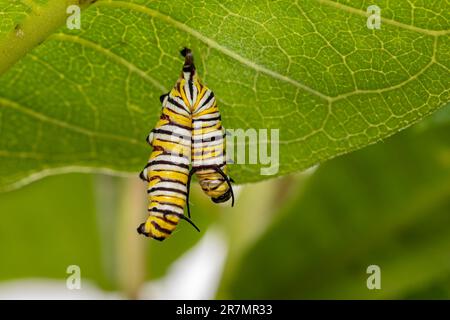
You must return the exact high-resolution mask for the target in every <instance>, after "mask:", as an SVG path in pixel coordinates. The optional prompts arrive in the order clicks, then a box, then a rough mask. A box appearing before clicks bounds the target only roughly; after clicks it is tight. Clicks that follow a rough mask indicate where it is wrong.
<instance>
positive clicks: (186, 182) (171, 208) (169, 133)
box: [137, 48, 234, 241]
mask: <svg viewBox="0 0 450 320" xmlns="http://www.w3.org/2000/svg"><path fill="white" fill-rule="evenodd" d="M181 54H182V55H183V56H184V57H185V61H184V65H183V70H182V72H181V75H180V77H179V78H178V81H177V83H176V84H175V86H174V87H173V88H172V90H171V91H170V92H169V93H167V94H164V95H162V96H161V97H160V101H161V103H162V113H161V116H160V119H159V121H158V122H157V124H156V126H155V128H154V129H153V130H152V131H151V132H150V134H149V135H148V137H147V142H148V143H149V144H150V145H151V146H152V147H153V151H152V153H151V155H150V159H149V161H148V163H147V165H146V166H145V168H144V170H142V172H141V173H140V175H139V176H140V178H141V179H143V180H145V181H147V182H148V189H147V192H148V200H149V205H148V211H149V217H148V218H147V221H146V222H145V223H142V224H141V225H140V226H139V227H138V228H137V231H138V233H140V234H143V235H145V236H147V237H152V238H154V239H157V240H160V241H162V240H164V239H166V238H167V237H169V236H170V234H171V233H172V232H173V230H175V228H176V226H177V224H178V222H179V221H180V219H184V220H186V221H188V222H189V223H190V224H191V225H192V226H193V227H194V228H195V229H197V231H200V230H199V229H198V228H197V227H196V226H195V224H194V223H193V222H192V221H191V220H190V219H189V218H187V217H186V216H185V215H184V207H185V205H186V204H187V208H188V216H189V217H190V210H189V187H190V182H191V178H192V175H193V174H194V173H195V174H196V175H197V177H198V179H199V182H200V185H201V186H202V189H203V190H204V192H205V193H206V194H207V195H208V196H210V197H211V198H212V200H213V201H214V202H224V201H226V200H228V199H229V198H230V197H233V204H234V196H233V191H232V189H231V184H230V181H231V179H229V178H228V176H227V175H226V173H225V172H226V164H225V161H224V155H225V151H224V148H225V144H224V140H223V138H224V136H223V129H222V126H221V122H220V114H219V111H218V109H217V105H216V102H215V99H214V94H213V93H212V91H211V90H209V89H208V88H206V87H205V86H203V85H202V84H201V83H200V81H199V79H198V77H197V74H196V70H195V66H194V59H193V55H192V52H191V50H190V49H187V48H184V49H183V50H182V51H181ZM194 122H195V123H200V124H201V125H200V126H197V125H195V126H194V128H193V123H194ZM219 135H220V139H218V136H219ZM211 148H213V149H215V150H216V151H215V152H211V150H210V149H211ZM191 158H193V159H194V160H195V164H194V163H193V165H192V169H191V170H189V165H190V161H191ZM198 160H201V161H198ZM204 162H206V164H204Z"/></svg>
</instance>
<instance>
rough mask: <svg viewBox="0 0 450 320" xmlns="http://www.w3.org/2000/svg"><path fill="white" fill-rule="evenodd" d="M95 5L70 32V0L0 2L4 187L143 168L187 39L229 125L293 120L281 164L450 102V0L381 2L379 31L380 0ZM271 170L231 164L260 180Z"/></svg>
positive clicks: (312, 158) (376, 135) (244, 177)
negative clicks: (371, 13)
mask: <svg viewBox="0 0 450 320" xmlns="http://www.w3.org/2000/svg"><path fill="white" fill-rule="evenodd" d="M67 3H70V1H67ZM83 3H85V4H86V6H85V7H87V8H85V9H84V11H83V12H82V16H81V26H82V28H81V30H68V29H67V28H66V27H65V26H63V24H64V22H63V19H62V18H63V17H64V16H65V13H64V12H61V10H60V9H58V8H59V7H58V6H60V1H56V0H48V1H41V0H40V1H33V0H27V1H20V2H19V1H15V2H12V3H11V2H10V1H6V2H5V1H4V0H3V1H0V13H1V14H2V17H3V16H4V17H5V18H6V19H3V18H2V22H1V24H0V66H1V68H0V70H2V71H5V70H7V69H8V71H6V72H4V73H3V74H2V75H1V76H0V135H1V140H0V189H8V188H13V187H15V186H18V185H20V184H22V183H24V182H26V181H30V180H33V179H36V178H38V177H40V176H42V174H37V173H38V172H44V173H46V174H48V173H54V172H59V171H61V170H99V169H108V170H114V171H124V172H139V170H140V169H141V167H142V166H143V165H144V164H145V161H146V159H147V157H148V154H149V148H148V147H147V146H146V144H145V142H144V138H145V137H146V135H147V133H148V132H149V130H150V129H151V128H152V127H153V126H154V125H155V123H156V120H157V118H158V116H159V112H160V104H159V100H158V97H159V95H160V94H161V93H163V92H165V91H167V90H168V88H170V87H172V86H173V84H174V82H175V81H176V79H177V77H178V74H179V72H180V68H181V59H180V57H179V55H178V51H179V49H180V48H182V47H183V46H189V47H191V48H193V50H194V53H195V57H196V64H197V67H198V70H199V74H200V76H201V77H202V79H203V80H204V82H205V83H206V84H207V85H208V86H209V87H210V88H212V89H213V90H214V91H215V93H216V96H217V97H218V101H219V103H220V108H221V112H222V114H223V122H224V126H225V127H226V128H234V129H236V128H243V129H247V128H256V129H259V128H267V129H280V170H279V172H278V175H283V174H286V173H289V172H293V171H297V170H301V169H305V168H307V167H309V166H311V165H313V164H316V163H318V162H323V161H325V160H327V159H330V158H333V157H335V156H337V155H340V154H344V153H347V152H350V151H352V150H355V149H358V148H361V147H363V146H366V145H368V144H371V143H374V142H376V141H378V140H380V139H383V138H385V137H387V136H389V135H392V134H394V133H396V132H398V131H399V130H401V129H403V128H405V127H407V126H409V125H411V124H412V123H415V122H417V121H419V120H420V119H421V118H423V117H424V116H425V115H427V114H429V113H431V112H433V111H435V110H436V109H438V108H439V107H440V106H442V105H444V104H445V103H447V102H448V101H449V100H450V99H449V96H450V77H449V70H450V55H449V52H450V38H449V32H450V31H449V30H450V16H449V12H450V6H449V4H448V2H444V1H434V2H423V1H420V2H419V1H418V2H411V1H398V0H392V1H387V0H384V1H378V2H377V4H378V5H379V6H380V7H381V8H382V22H381V29H380V30H369V29H368V28H367V26H366V20H367V17H368V14H367V13H366V8H367V7H368V6H369V5H371V4H373V3H372V1H336V2H335V1H330V0H316V1H312V0H310V1H298V2H292V1H277V2H270V1H269V2H260V1H227V2H223V1H222V2H221V1H212V2H202V3H199V4H195V5H194V4H193V3H191V2H186V1H181V0H174V1H144V0H136V1H109V0H103V1H102V0H99V1H97V2H95V4H92V5H90V6H88V4H89V3H88V2H86V1H83ZM24 4H25V5H24ZM36 10H37V11H38V12H39V13H40V15H38V14H36ZM42 15H44V16H49V15H50V16H52V17H53V18H52V19H40V18H39V17H40V16H42ZM58 23H60V27H59V28H57V27H56V26H57V25H58ZM17 25H19V30H20V31H21V32H19V33H18V32H17V28H16V26H17ZM39 30H41V31H39ZM17 37H20V39H19V40H20V41H19V40H18V39H17ZM45 37H46V40H45V42H44V43H43V44H41V45H39V46H38V44H39V43H40V42H41V41H42V40H43V39H44V38H45ZM8 39H9V40H8ZM11 39H15V41H12V40H11ZM33 48H34V49H33ZM25 53H26V55H25V56H24V57H23V58H22V56H23V55H24V54H25ZM13 61H19V62H18V63H16V64H15V65H14V66H13V67H12V68H10V67H11V65H12V62H13ZM260 168H261V165H234V166H232V168H231V171H232V172H231V174H232V175H233V176H234V177H235V180H236V181H237V182H238V183H243V182H250V181H257V180H261V179H264V178H266V177H265V176H261V175H260V174H259V170H260Z"/></svg>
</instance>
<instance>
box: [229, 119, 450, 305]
mask: <svg viewBox="0 0 450 320" xmlns="http://www.w3.org/2000/svg"><path fill="white" fill-rule="evenodd" d="M447 111H448V110H447ZM278 218H279V219H278V221H276V222H275V223H273V225H272V227H271V228H270V231H269V232H268V233H267V234H265V235H264V236H263V238H262V239H261V241H259V242H258V243H257V244H256V245H254V246H253V247H252V248H251V249H250V250H249V252H248V254H247V255H246V256H245V258H244V259H242V260H241V261H240V264H239V268H238V272H236V273H235V274H234V275H233V277H234V280H233V281H232V283H231V284H230V286H229V287H228V288H224V292H221V293H220V294H221V295H222V296H226V297H232V298H241V299H260V298H275V299H282V298H288V299H293V298H338V299H345V298H369V299H370V298H408V297H421V298H426V297H430V298H446V299H448V298H450V295H449V284H450V282H449V281H448V278H449V276H450V255H449V252H450V130H449V127H448V126H447V125H445V126H443V125H440V126H436V125H435V126H434V127H432V128H431V127H429V128H428V129H426V130H423V128H421V127H417V128H416V127H414V128H412V129H410V130H407V131H405V132H404V133H401V134H399V135H398V136H396V137H393V138H390V139H388V140H387V141H385V142H384V143H380V144H378V145H376V146H372V147H369V148H367V149H365V150H362V151H358V152H355V153H353V154H351V155H348V156H345V157H342V158H340V159H336V160H334V161H332V162H329V163H327V164H324V165H323V166H321V167H320V168H319V169H318V171H317V172H316V173H315V175H314V176H313V177H312V178H311V179H310V180H309V181H308V183H307V184H306V187H305V190H303V191H302V192H301V194H300V195H299V196H298V198H297V200H296V201H295V203H294V204H293V205H291V206H290V207H289V208H287V209H285V210H283V212H281V213H280V214H279V216H278ZM372 264H375V265H379V266H380V268H381V274H382V289H381V290H379V291H378V290H368V289H367V287H366V279H367V277H368V276H369V275H368V274H367V273H366V269H367V267H368V266H369V265H372Z"/></svg>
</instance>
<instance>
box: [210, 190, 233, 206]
mask: <svg viewBox="0 0 450 320" xmlns="http://www.w3.org/2000/svg"><path fill="white" fill-rule="evenodd" d="M232 193H233V192H232V190H231V188H228V190H227V191H226V192H225V193H224V194H222V195H220V196H219V197H216V198H211V200H212V201H213V202H215V203H221V202H225V201H228V200H230V198H231V196H232Z"/></svg>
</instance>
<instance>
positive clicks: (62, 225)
mask: <svg viewBox="0 0 450 320" xmlns="http://www.w3.org/2000/svg"><path fill="white" fill-rule="evenodd" d="M93 190H94V179H93V178H92V177H91V176H88V175H81V174H69V175H61V176H57V177H52V178H47V179H43V180H41V181H39V182H38V183H36V184H33V185H30V186H26V187H25V188H23V189H20V190H17V191H13V192H8V193H3V194H0V218H1V220H2V223H1V224H0V260H1V261H2V263H0V281H4V280H12V279H18V278H52V279H62V280H65V279H67V277H68V274H67V273H66V269H67V267H68V266H70V265H78V266H79V267H80V268H81V272H82V277H83V279H86V280H90V281H92V280H95V281H96V282H97V283H98V284H99V285H101V286H102V287H105V288H112V287H113V282H111V281H110V280H111V279H109V278H108V276H107V275H108V272H107V271H106V269H109V268H110V266H108V265H105V264H104V261H103V259H102V258H103V256H102V246H101V239H100V238H99V232H98V229H97V220H96V206H95V199H94V193H93Z"/></svg>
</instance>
